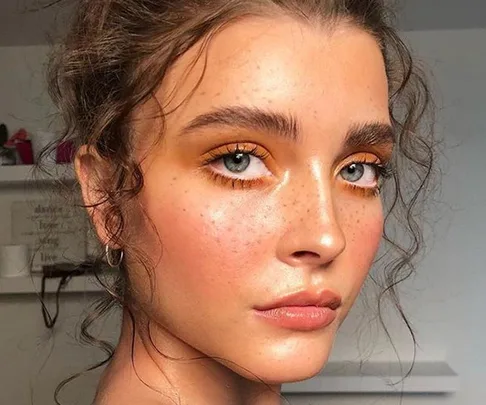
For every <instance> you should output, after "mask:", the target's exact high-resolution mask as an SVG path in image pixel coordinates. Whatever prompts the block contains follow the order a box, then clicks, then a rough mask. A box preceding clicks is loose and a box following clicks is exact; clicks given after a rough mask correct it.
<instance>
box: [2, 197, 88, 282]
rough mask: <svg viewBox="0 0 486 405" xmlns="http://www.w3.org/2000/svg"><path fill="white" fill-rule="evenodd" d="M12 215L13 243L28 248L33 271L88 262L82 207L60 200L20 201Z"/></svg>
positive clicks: (13, 205) (86, 224)
mask: <svg viewBox="0 0 486 405" xmlns="http://www.w3.org/2000/svg"><path fill="white" fill-rule="evenodd" d="M11 214H12V243H15V244H27V245H29V247H30V251H31V254H32V256H33V261H32V271H34V272H35V271H40V270H42V266H43V265H46V264H55V263H63V262H75V263H76V262H80V261H83V260H85V259H86V234H87V227H88V221H87V216H86V214H85V211H84V210H83V209H82V208H79V207H74V206H72V205H71V204H68V203H67V202H66V201H65V200H60V199H47V200H37V201H35V200H32V201H19V202H15V203H13V204H12V206H11Z"/></svg>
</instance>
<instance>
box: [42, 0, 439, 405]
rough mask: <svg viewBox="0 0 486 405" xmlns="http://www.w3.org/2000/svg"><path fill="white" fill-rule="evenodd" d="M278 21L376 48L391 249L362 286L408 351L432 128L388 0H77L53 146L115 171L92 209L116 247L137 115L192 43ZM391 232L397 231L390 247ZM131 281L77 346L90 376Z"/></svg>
mask: <svg viewBox="0 0 486 405" xmlns="http://www.w3.org/2000/svg"><path fill="white" fill-rule="evenodd" d="M59 1H62V0H59ZM59 1H56V3H57V2H59ZM278 15H285V16H289V17H292V18H294V19H298V20H299V21H302V22H304V23H312V24H320V25H325V26H328V27H332V26H333V25H335V24H338V23H343V22H344V23H346V24H350V25H353V26H355V27H358V28H360V29H363V30H365V31H366V32H368V33H369V34H371V35H372V36H373V37H374V38H375V39H376V41H377V43H378V44H379V46H380V49H381V52H382V55H383V58H384V61H385V66H386V74H387V78H388V83H389V95H390V96H389V112H390V116H391V120H392V125H393V127H394V130H395V134H396V139H397V142H396V147H395V152H394V156H393V162H392V167H393V176H392V181H390V183H391V186H390V187H389V188H387V189H386V190H385V195H384V201H385V202H386V204H385V209H386V212H385V214H386V216H385V225H384V231H383V238H384V240H385V244H386V245H387V246H388V249H387V251H386V252H385V253H386V254H385V255H384V256H383V257H381V258H380V259H379V260H377V262H376V263H375V268H374V271H373V274H372V275H371V278H372V280H373V281H374V282H375V283H376V284H377V285H378V286H379V287H380V289H381V292H380V295H379V300H378V312H379V314H380V320H382V317H381V312H382V306H383V300H384V298H386V297H388V298H390V299H391V301H392V302H393V303H394V305H395V307H396V308H397V309H398V312H399V314H400V316H401V318H402V319H403V321H404V322H405V324H406V326H407V327H408V329H409V330H410V333H411V337H412V339H413V341H414V343H416V341H415V335H414V332H413V329H412V327H411V324H410V323H409V321H408V320H407V318H406V316H405V314H404V312H403V310H402V307H401V305H400V301H399V297H398V292H397V285H398V284H399V283H400V282H402V281H403V280H405V279H407V278H408V277H410V276H411V275H412V274H413V272H414V264H415V259H416V258H417V256H418V255H419V253H420V251H421V248H422V247H423V240H422V234H421V230H420V227H419V221H418V218H419V216H420V214H421V206H422V204H421V203H423V202H424V201H425V197H427V195H428V190H429V187H428V186H429V183H430V179H431V176H432V174H433V169H434V167H435V165H434V163H435V153H434V143H435V141H434V135H433V119H427V120H424V119H423V118H424V117H425V116H428V115H427V114H428V113H429V112H432V110H433V109H432V108H431V107H432V102H431V98H430V92H429V90H428V87H427V83H426V79H425V76H424V73H423V72H422V70H421V69H420V68H419V66H418V65H417V63H416V62H415V60H414V59H413V58H412V56H411V53H410V50H409V49H408V48H407V46H406V45H405V44H404V42H403V41H402V40H401V39H400V38H399V36H398V34H397V31H396V29H395V28H394V27H393V14H392V13H391V12H390V10H389V9H388V7H387V6H386V5H385V1H383V0H80V1H79V5H78V6H77V9H76V13H75V15H74V18H73V21H72V25H71V28H70V31H69V32H68V34H67V36H66V37H65V39H64V41H63V42H62V43H61V44H60V45H59V46H58V47H57V48H56V49H55V50H54V52H53V54H52V58H51V63H50V69H49V85H50V86H49V89H50V94H51V97H52V99H53V101H54V103H55V105H56V106H57V108H58V109H59V112H60V114H61V117H62V120H63V124H64V128H63V133H62V134H61V136H60V139H59V141H60V142H62V141H66V140H71V141H73V142H74V143H75V145H77V146H78V147H79V146H81V145H88V146H89V147H92V148H95V150H96V151H97V152H98V153H99V155H100V156H101V157H102V158H103V159H104V160H105V161H106V162H108V163H109V164H110V165H111V167H112V168H113V170H112V171H111V172H110V175H111V177H110V178H108V179H106V182H104V183H103V184H101V185H100V190H99V192H100V195H101V196H102V197H101V198H100V203H99V205H98V204H97V206H95V207H91V208H94V209H96V208H97V207H98V206H100V205H103V206H104V207H105V208H103V218H104V227H105V228H106V230H107V231H108V235H109V239H110V241H112V242H116V243H120V241H122V240H123V238H124V231H125V228H126V223H127V218H126V212H125V210H124V207H125V206H126V204H127V203H128V202H129V201H131V200H133V199H135V198H136V196H137V195H138V193H139V192H140V190H141V189H142V188H143V186H144V178H143V175H142V171H141V169H140V166H139V164H138V163H137V162H136V161H135V160H134V158H133V154H132V153H131V152H132V139H133V133H132V132H133V131H132V130H133V119H134V113H135V111H136V110H137V108H138V107H139V106H141V105H142V104H143V103H145V102H146V101H148V100H149V99H151V98H152V97H154V94H155V92H156V90H157V89H158V88H159V86H160V85H161V83H162V82H163V80H164V78H165V76H166V74H167V72H168V71H169V69H170V68H171V67H172V66H173V65H174V63H175V62H176V61H177V60H178V59H179V58H180V57H181V56H182V55H183V54H184V53H185V52H186V51H188V50H189V49H191V48H193V47H194V46H195V45H197V44H199V43H202V46H201V51H200V55H201V54H202V52H203V50H204V48H205V47H206V45H207V44H208V42H209V41H210V40H211V37H212V36H214V34H215V33H217V32H218V31H219V30H221V29H222V28H223V27H224V26H227V25H228V24H232V23H234V22H236V21H239V20H241V19H244V18H251V17H253V16H268V17H274V16H278ZM160 113H161V117H162V118H163V117H164V116H167V114H170V111H165V107H164V106H163V105H161V106H160ZM161 136H163V131H162V134H161ZM405 174H406V176H405ZM106 207H108V208H106ZM396 224H401V228H400V229H401V232H400V235H399V236H400V237H399V238H397V232H396V229H397V228H396ZM140 261H142V262H143V258H142V257H140ZM378 263H380V266H378ZM128 272H129V269H127V268H126V266H125V263H122V264H121V266H120V273H119V276H118V280H117V281H116V282H115V284H114V286H108V285H106V288H107V290H108V291H109V293H110V294H109V297H107V298H105V299H104V300H103V301H100V302H98V303H97V304H96V307H95V308H94V309H93V312H92V313H91V314H90V315H89V316H88V317H87V318H86V319H85V320H84V322H83V324H82V328H81V334H82V338H83V339H84V340H85V341H87V342H91V343H93V344H97V345H98V346H100V347H101V348H102V349H103V350H105V351H106V353H107V355H108V356H107V359H106V360H105V361H104V362H102V363H100V364H98V365H97V366H101V365H103V364H105V363H106V362H107V361H109V359H110V357H111V356H112V354H113V348H112V347H111V346H110V345H109V344H108V343H107V342H101V341H99V340H97V339H95V338H94V336H92V335H91V334H90V332H89V330H90V327H91V326H92V324H93V322H94V321H96V320H97V319H98V318H99V317H100V316H102V315H103V314H105V313H107V312H108V311H109V310H111V309H113V308H114V307H116V306H121V307H123V308H125V309H128V310H130V308H131V299H130V285H129V281H128V280H129V279H128ZM132 318H133V314H132ZM382 323H383V320H382ZM383 326H384V328H385V331H386V332H387V334H388V331H387V329H386V325H385V324H384V323H383ZM95 367H96V366H95ZM69 380H70V379H68V380H66V381H65V382H64V383H63V384H61V386H60V387H58V390H57V391H56V394H57V393H58V391H59V389H60V388H62V386H63V385H64V384H65V383H66V382H68V381H69ZM56 402H57V399H56ZM57 403H58V402H57Z"/></svg>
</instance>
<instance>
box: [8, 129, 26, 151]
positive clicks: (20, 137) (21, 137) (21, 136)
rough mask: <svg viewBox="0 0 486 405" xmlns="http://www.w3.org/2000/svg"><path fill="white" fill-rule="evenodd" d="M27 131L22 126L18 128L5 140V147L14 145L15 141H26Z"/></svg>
mask: <svg viewBox="0 0 486 405" xmlns="http://www.w3.org/2000/svg"><path fill="white" fill-rule="evenodd" d="M27 137H28V134H27V131H26V130H25V129H23V128H21V129H19V130H18V131H17V132H16V133H15V134H13V135H12V136H11V137H10V139H9V140H8V141H7V142H5V145H4V146H5V147H11V148H13V147H15V145H16V143H18V142H24V141H27Z"/></svg>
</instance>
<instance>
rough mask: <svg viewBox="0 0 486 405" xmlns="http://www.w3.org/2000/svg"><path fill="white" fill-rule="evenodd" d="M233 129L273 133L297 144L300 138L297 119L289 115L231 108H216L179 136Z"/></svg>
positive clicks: (202, 115) (188, 126) (197, 119)
mask: <svg viewBox="0 0 486 405" xmlns="http://www.w3.org/2000/svg"><path fill="white" fill-rule="evenodd" d="M215 126H224V127H234V128H244V129H249V130H253V131H259V132H266V133H273V134H275V135H277V136H280V137H282V138H284V139H287V140H290V141H293V142H298V141H299V140H300V138H301V136H300V135H301V134H300V129H299V125H298V121H297V119H296V118H295V117H294V116H292V115H291V114H287V115H286V114H283V113H280V112H276V111H266V110H263V109H261V108H257V107H243V106H233V107H224V108H217V109H215V110H213V111H210V112H208V113H205V114H201V115H199V116H197V117H196V118H194V119H193V120H192V121H191V122H190V123H189V124H188V125H187V126H185V127H184V128H183V130H182V131H181V135H184V134H186V133H188V132H192V131H195V130H198V129H203V128H206V127H215Z"/></svg>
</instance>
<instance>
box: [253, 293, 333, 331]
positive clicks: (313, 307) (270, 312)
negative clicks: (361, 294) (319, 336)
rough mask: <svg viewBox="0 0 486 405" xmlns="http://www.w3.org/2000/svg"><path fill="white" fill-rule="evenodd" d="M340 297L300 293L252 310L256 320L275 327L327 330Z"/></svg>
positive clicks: (327, 294) (331, 294)
mask: <svg viewBox="0 0 486 405" xmlns="http://www.w3.org/2000/svg"><path fill="white" fill-rule="evenodd" d="M341 304H342V300H341V297H340V296H339V295H338V294H336V293H334V292H332V291H329V290H321V291H310V290H301V291H299V292H297V293H293V294H289V295H284V296H283V297H280V298H278V299H276V300H274V301H273V302H271V303H269V304H265V305H263V306H257V307H255V310H256V314H257V316H258V317H260V318H263V319H265V320H266V321H269V322H271V323H273V324H274V325H277V326H280V327H283V328H287V329H292V330H300V331H312V330H318V329H322V328H325V327H326V326H329V325H330V324H331V323H332V322H334V320H335V319H336V316H337V312H336V311H337V309H338V308H339V307H340V306H341Z"/></svg>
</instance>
